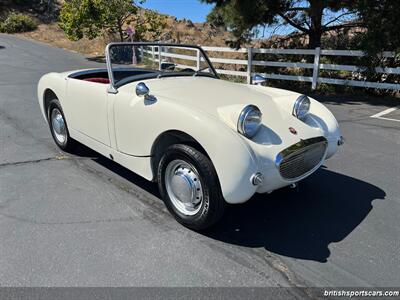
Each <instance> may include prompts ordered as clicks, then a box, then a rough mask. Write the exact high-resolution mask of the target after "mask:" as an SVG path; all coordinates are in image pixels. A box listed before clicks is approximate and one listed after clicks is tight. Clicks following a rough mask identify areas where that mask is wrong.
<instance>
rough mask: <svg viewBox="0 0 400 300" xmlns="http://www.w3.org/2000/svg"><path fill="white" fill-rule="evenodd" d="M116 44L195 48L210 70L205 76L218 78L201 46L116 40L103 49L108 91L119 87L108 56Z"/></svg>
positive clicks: (162, 75) (111, 91) (114, 91)
mask: <svg viewBox="0 0 400 300" xmlns="http://www.w3.org/2000/svg"><path fill="white" fill-rule="evenodd" d="M116 46H133V47H135V46H139V47H140V46H154V47H178V48H188V49H196V50H198V51H199V52H200V54H201V55H202V56H203V57H204V60H205V62H206V63H207V64H208V65H209V69H210V71H211V73H212V74H207V75H206V76H209V77H210V76H211V77H214V78H216V79H219V76H218V73H217V71H216V70H215V68H214V66H213V64H212V63H211V61H210V59H209V58H208V56H207V54H206V53H205V51H204V50H203V48H201V47H200V46H197V45H186V44H176V43H159V42H118V43H117V42H116V43H109V44H108V45H107V46H106V49H105V56H106V64H107V72H108V77H109V80H110V86H109V88H108V92H109V93H113V94H116V93H117V92H118V90H117V89H118V87H120V86H121V85H120V84H117V83H116V81H115V78H114V73H113V68H112V62H111V57H110V52H111V51H110V50H111V48H112V47H116ZM157 75H158V76H155V78H157V77H167V76H168V77H169V76H177V77H178V76H185V75H188V76H193V75H194V74H193V73H189V72H188V73H187V74H185V72H183V73H181V74H178V72H177V73H176V74H174V73H170V74H169V75H167V74H166V73H164V72H162V71H158V74H157ZM196 75H197V76H199V75H200V76H201V75H202V74H201V73H197V74H196ZM126 83H129V81H127V82H125V83H124V84H126Z"/></svg>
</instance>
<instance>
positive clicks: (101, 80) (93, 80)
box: [83, 77, 110, 83]
mask: <svg viewBox="0 0 400 300" xmlns="http://www.w3.org/2000/svg"><path fill="white" fill-rule="evenodd" d="M83 80H85V81H90V82H97V83H110V80H109V79H108V78H102V77H93V78H85V79H83Z"/></svg>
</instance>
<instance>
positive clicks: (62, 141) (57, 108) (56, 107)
mask: <svg viewBox="0 0 400 300" xmlns="http://www.w3.org/2000/svg"><path fill="white" fill-rule="evenodd" d="M47 115H48V120H49V127H50V132H51V135H52V136H53V139H54V141H55V142H56V144H57V146H58V147H60V148H61V149H62V150H64V151H67V152H71V151H72V150H73V149H74V147H75V145H76V142H75V141H74V140H73V139H72V138H71V137H70V135H69V131H68V126H67V122H66V120H65V116H64V113H63V110H62V108H61V104H60V101H58V99H53V100H51V101H50V103H49V106H48V111H47Z"/></svg>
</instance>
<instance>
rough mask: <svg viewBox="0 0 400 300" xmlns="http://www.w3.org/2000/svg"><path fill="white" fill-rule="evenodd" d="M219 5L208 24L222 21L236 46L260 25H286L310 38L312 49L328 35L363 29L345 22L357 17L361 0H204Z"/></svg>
mask: <svg viewBox="0 0 400 300" xmlns="http://www.w3.org/2000/svg"><path fill="white" fill-rule="evenodd" d="M200 1H202V2H206V3H215V4H216V6H215V8H214V10H213V11H212V12H211V14H210V15H209V18H208V21H210V22H211V23H213V24H215V25H221V22H223V23H224V24H225V26H227V27H228V28H230V29H231V31H232V33H233V34H234V36H235V37H236V38H237V40H236V46H238V45H240V43H242V42H243V41H245V40H247V39H249V38H250V37H251V36H252V32H251V30H252V29H253V28H256V27H257V26H267V25H276V24H280V23H285V24H288V25H290V26H292V27H293V28H295V29H296V30H298V31H300V32H302V33H305V34H307V35H308V36H309V44H308V46H309V48H315V47H319V46H320V45H321V37H322V34H323V33H324V32H327V31H330V30H333V29H340V28H345V27H355V26H359V25H360V23H359V22H343V21H345V20H346V18H348V17H350V16H354V13H355V6H356V2H357V1H348V0H307V1H306V0H304V1H300V0H246V1H242V0H200Z"/></svg>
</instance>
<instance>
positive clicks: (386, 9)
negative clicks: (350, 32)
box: [357, 0, 400, 55]
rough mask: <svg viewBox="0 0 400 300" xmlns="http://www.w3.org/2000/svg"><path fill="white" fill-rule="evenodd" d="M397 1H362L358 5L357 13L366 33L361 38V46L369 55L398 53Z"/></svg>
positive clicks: (399, 27) (399, 28)
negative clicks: (385, 52) (387, 52)
mask: <svg viewBox="0 0 400 300" xmlns="http://www.w3.org/2000/svg"><path fill="white" fill-rule="evenodd" d="M398 6H399V2H398V1H393V0H368V1H367V0H363V1H360V2H359V3H358V6H357V11H358V15H359V18H360V20H362V22H363V24H364V26H365V28H366V29H367V31H366V33H365V34H364V35H363V36H362V42H361V46H362V48H363V49H365V50H366V51H367V52H368V53H369V54H371V55H376V54H378V53H380V52H382V51H385V50H386V51H396V52H397V53H399V52H400V17H399V12H398Z"/></svg>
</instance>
